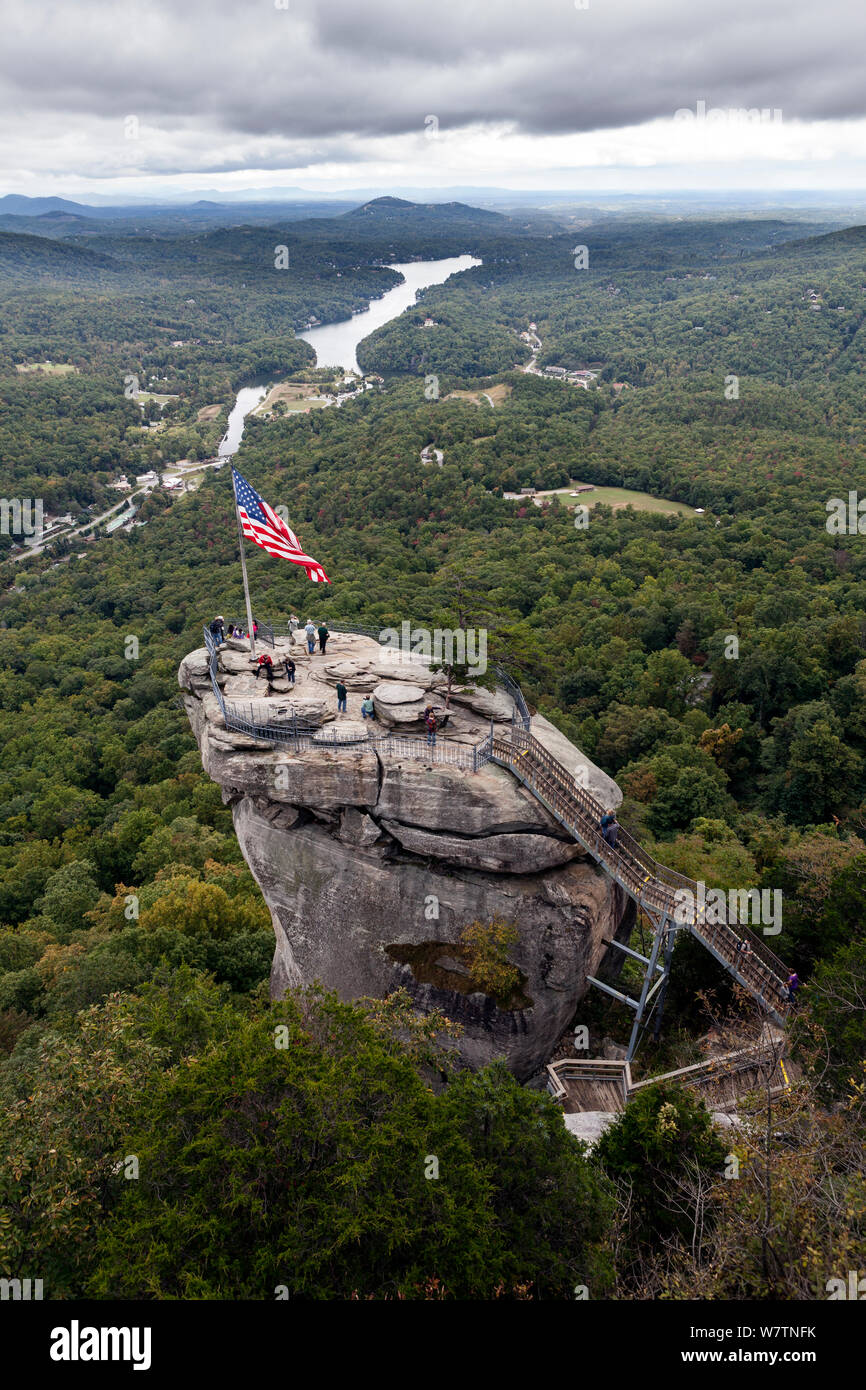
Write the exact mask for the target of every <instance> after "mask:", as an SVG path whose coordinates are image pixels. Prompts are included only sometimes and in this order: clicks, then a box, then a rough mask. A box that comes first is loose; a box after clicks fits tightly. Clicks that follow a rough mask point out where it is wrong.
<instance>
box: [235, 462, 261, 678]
mask: <svg viewBox="0 0 866 1390" xmlns="http://www.w3.org/2000/svg"><path fill="white" fill-rule="evenodd" d="M232 492H233V493H234V498H235V516H236V518H237V523H238V541H239V542H240V547H241V574H242V575H243V577H244V598H245V599H246V601H247V632H248V633H249V634H250V660H251V661H255V659H256V637H255V633H254V632H253V610H252V606H251V604H250V584H249V580H248V579H247V558H246V555H245V554H244V529H243V527H242V526H241V514H240V512H239V511H238V490H237V485H236V484H235V470H234V469H232Z"/></svg>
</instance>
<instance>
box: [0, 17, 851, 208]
mask: <svg viewBox="0 0 866 1390" xmlns="http://www.w3.org/2000/svg"><path fill="white" fill-rule="evenodd" d="M584 6H585V7H584ZM0 22H2V36H3V37H2V43H0V165H2V167H0V193H30V194H45V193H62V194H64V195H66V196H71V197H81V196H85V195H86V194H88V193H96V194H99V195H102V196H103V197H106V196H112V197H113V196H115V195H117V194H122V193H126V194H135V195H137V196H165V195H167V194H180V193H182V192H183V191H184V190H187V189H217V190H220V189H221V190H225V191H230V190H239V189H247V188H259V189H265V188H269V187H270V188H272V187H278V186H279V187H285V186H290V185H294V186H301V187H303V188H307V189H310V190H314V191H326V190H327V191H336V190H340V189H354V188H362V187H363V188H371V187H375V188H379V189H381V190H382V191H387V190H388V188H389V187H405V186H415V187H418V186H426V187H447V186H454V185H471V186H480V185H492V186H496V187H500V188H501V187H505V188H514V189H518V188H524V189H568V190H575V191H582V190H586V191H597V190H607V191H613V190H622V191H638V190H666V189H674V188H684V189H719V188H734V189H744V188H752V189H811V188H814V189H833V188H858V189H863V188H866V82H864V57H863V55H864V52H866V48H864V39H866V6H864V5H863V3H862V0H821V3H815V0H138V2H137V3H133V0H0ZM746 111H752V112H753V113H755V114H754V115H753V116H752V117H751V118H746V117H745V116H743V115H739V114H738V113H740V112H746Z"/></svg>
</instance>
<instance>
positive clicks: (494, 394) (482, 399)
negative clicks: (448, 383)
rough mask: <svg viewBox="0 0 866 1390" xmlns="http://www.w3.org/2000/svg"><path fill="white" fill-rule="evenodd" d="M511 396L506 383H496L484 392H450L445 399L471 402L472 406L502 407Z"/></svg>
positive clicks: (509, 388)
mask: <svg viewBox="0 0 866 1390" xmlns="http://www.w3.org/2000/svg"><path fill="white" fill-rule="evenodd" d="M510 395H511V387H510V386H509V385H508V383H507V382H504V381H500V382H497V384H496V385H495V386H490V387H488V389H487V390H486V391H451V392H449V394H448V395H447V396H446V397H445V399H446V401H471V402H472V404H473V405H481V404H482V403H483V404H485V405H492V406H497V405H502V403H503V401H507V400H508V397H509V396H510Z"/></svg>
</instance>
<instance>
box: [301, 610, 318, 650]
mask: <svg viewBox="0 0 866 1390" xmlns="http://www.w3.org/2000/svg"><path fill="white" fill-rule="evenodd" d="M304 632H305V633H306V634H307V651H308V652H309V653H310V656H312V655H313V652H314V651H315V650H316V624H315V623H314V622H313V620H312V618H308V619H307V626H306V627H305V628H304Z"/></svg>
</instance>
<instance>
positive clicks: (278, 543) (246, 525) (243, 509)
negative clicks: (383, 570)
mask: <svg viewBox="0 0 866 1390" xmlns="http://www.w3.org/2000/svg"><path fill="white" fill-rule="evenodd" d="M232 479H233V481H234V485H235V495H236V497H237V504H238V516H239V517H240V519H241V531H242V532H243V534H244V535H245V536H246V537H248V539H249V540H251V541H254V542H255V544H256V545H258V546H261V548H262V550H266V551H267V553H268V554H269V555H274V556H276V558H277V559H279V560H289V561H290V562H291V563H292V564H293V565H301V566H302V568H303V569H304V570H306V573H307V578H308V579H311V580H312V582H313V583H314V584H330V582H331V581H330V579H329V578H328V576H327V575H326V574H325V571H324V570H323V569H322V566H321V565H320V564H319V562H318V560H314V559H313V557H312V555H307V554H306V553H305V551H304V550H303V549H302V547H301V543H300V541H299V540H298V538H297V536H296V535H295V533H294V531H293V530H292V529H291V527H290V526H287V525H286V523H285V521H283V518H282V517H281V516H280V515H279V514H278V513H277V512H275V511H274V509H273V507H269V506H268V504H267V502H266V501H265V500H264V498H262V497H260V496H259V494H258V493H257V492H256V491H255V489H254V488H252V487H250V485H249V483H248V482H247V480H246V478H244V477H243V476H242V475H241V474H240V473H239V472H238V471H237V469H236V468H233V469H232Z"/></svg>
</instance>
